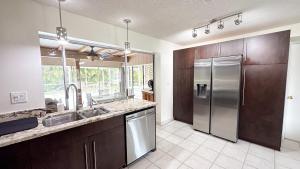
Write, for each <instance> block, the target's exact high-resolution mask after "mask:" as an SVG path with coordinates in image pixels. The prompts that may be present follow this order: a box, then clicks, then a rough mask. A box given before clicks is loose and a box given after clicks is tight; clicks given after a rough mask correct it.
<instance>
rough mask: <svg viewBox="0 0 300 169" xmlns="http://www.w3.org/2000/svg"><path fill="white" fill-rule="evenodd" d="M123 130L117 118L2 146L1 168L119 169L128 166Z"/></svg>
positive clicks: (119, 118) (120, 117)
mask: <svg viewBox="0 0 300 169" xmlns="http://www.w3.org/2000/svg"><path fill="white" fill-rule="evenodd" d="M124 127H125V121H124V116H117V117H113V118H110V119H106V120H102V121H99V122H95V123H91V124H88V125H85V126H81V127H76V128H73V129H69V130H65V131H62V132H58V133H54V134H50V135H47V136H43V137H40V138H36V139H33V140H29V141H27V142H22V143H18V144H15V145H11V146H8V147H3V148H0V168H1V169H2V168H3V169H119V168H122V167H123V166H124V165H125V164H126V160H125V150H126V149H125V129H124ZM95 164H96V165H95Z"/></svg>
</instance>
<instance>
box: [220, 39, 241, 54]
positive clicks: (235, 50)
mask: <svg viewBox="0 0 300 169" xmlns="http://www.w3.org/2000/svg"><path fill="white" fill-rule="evenodd" d="M243 54H244V39H238V40H232V41H227V42H221V43H220V52H219V56H220V57H223V56H233V55H243Z"/></svg>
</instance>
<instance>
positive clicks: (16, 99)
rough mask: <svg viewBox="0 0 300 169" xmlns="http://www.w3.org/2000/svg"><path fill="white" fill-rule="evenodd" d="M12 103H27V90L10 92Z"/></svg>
mask: <svg viewBox="0 0 300 169" xmlns="http://www.w3.org/2000/svg"><path fill="white" fill-rule="evenodd" d="M10 101H11V104H20V103H27V102H28V98H27V92H11V93H10Z"/></svg>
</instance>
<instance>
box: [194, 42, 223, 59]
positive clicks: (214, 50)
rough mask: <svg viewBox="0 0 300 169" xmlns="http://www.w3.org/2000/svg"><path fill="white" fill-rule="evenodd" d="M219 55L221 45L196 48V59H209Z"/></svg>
mask: <svg viewBox="0 0 300 169" xmlns="http://www.w3.org/2000/svg"><path fill="white" fill-rule="evenodd" d="M218 55H219V44H210V45H204V46H199V47H196V48H195V58H196V59H207V58H212V57H218Z"/></svg>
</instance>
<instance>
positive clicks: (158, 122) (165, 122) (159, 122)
mask: <svg viewBox="0 0 300 169" xmlns="http://www.w3.org/2000/svg"><path fill="white" fill-rule="evenodd" d="M173 120H174V119H173V118H170V119H167V120H164V121H157V122H156V123H157V124H159V125H161V126H163V125H165V124H167V123H170V122H171V121H173Z"/></svg>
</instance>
